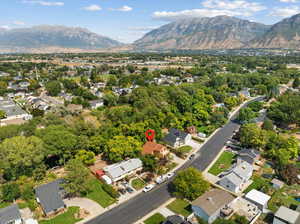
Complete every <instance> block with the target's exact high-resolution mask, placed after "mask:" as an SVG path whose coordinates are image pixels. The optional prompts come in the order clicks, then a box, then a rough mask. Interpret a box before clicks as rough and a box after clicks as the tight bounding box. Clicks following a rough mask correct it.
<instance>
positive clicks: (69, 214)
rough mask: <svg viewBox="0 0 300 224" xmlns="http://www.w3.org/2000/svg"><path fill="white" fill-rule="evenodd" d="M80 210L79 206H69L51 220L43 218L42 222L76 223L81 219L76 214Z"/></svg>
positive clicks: (53, 223)
mask: <svg viewBox="0 0 300 224" xmlns="http://www.w3.org/2000/svg"><path fill="white" fill-rule="evenodd" d="M78 212H79V207H69V208H68V210H67V211H66V212H65V213H63V214H60V215H58V216H56V217H55V218H53V219H50V220H42V221H40V222H39V223H40V224H74V223H76V222H78V221H80V220H81V219H76V218H75V214H76V213H78Z"/></svg>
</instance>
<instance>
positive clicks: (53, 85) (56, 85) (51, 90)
mask: <svg viewBox="0 0 300 224" xmlns="http://www.w3.org/2000/svg"><path fill="white" fill-rule="evenodd" d="M45 87H46V90H47V92H48V94H49V95H50V96H58V94H59V93H60V92H61V84H60V82H59V81H50V82H48V83H46V85H45Z"/></svg>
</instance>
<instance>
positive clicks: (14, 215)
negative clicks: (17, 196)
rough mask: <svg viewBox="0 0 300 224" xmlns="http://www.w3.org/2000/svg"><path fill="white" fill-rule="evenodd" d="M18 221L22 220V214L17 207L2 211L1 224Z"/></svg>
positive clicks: (0, 214) (12, 206) (9, 207)
mask: <svg viewBox="0 0 300 224" xmlns="http://www.w3.org/2000/svg"><path fill="white" fill-rule="evenodd" d="M18 219H21V214H20V211H19V207H18V206H17V205H11V206H8V207H5V208H2V209H0V224H8V223H10V222H11V221H15V220H18Z"/></svg>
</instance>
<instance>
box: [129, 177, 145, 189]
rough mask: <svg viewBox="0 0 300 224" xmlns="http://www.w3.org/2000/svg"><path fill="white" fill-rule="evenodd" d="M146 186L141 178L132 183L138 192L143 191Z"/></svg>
mask: <svg viewBox="0 0 300 224" xmlns="http://www.w3.org/2000/svg"><path fill="white" fill-rule="evenodd" d="M145 185H146V184H145V182H144V181H142V180H141V179H139V178H136V179H134V180H132V182H131V186H132V187H133V188H134V189H135V190H137V191H138V190H140V189H142V188H143V187H144V186H145Z"/></svg>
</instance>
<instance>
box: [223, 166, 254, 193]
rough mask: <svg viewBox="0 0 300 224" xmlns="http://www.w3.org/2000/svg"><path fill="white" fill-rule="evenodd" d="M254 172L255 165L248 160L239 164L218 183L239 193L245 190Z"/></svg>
mask: <svg viewBox="0 0 300 224" xmlns="http://www.w3.org/2000/svg"><path fill="white" fill-rule="evenodd" d="M252 173H253V167H252V165H250V164H249V163H247V162H243V163H241V164H239V165H237V166H236V167H235V168H234V169H233V170H232V171H231V172H230V173H229V174H227V175H226V176H224V177H223V178H222V179H221V180H220V181H219V182H218V183H219V185H220V186H222V187H224V188H225V189H227V190H229V191H231V192H234V193H238V192H240V191H242V190H243V187H244V186H245V184H246V183H247V182H248V181H249V179H250V178H251V176H252Z"/></svg>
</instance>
